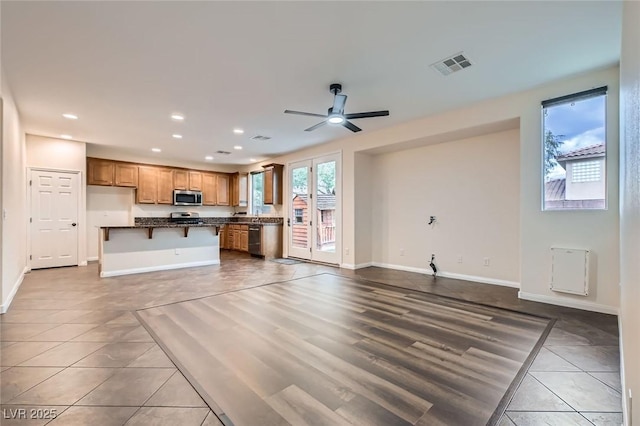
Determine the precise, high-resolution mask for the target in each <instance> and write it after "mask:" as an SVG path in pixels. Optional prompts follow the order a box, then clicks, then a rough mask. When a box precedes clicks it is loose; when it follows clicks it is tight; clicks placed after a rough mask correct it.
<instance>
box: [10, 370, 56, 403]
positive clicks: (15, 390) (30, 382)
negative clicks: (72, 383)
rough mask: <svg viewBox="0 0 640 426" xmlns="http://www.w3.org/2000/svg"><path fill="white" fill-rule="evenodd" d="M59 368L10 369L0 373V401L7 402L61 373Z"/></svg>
mask: <svg viewBox="0 0 640 426" xmlns="http://www.w3.org/2000/svg"><path fill="white" fill-rule="evenodd" d="M61 370H62V369H61V368H50V367H49V368H45V367H11V368H9V369H7V370H5V371H3V372H2V373H0V384H1V385H2V386H1V387H0V400H1V401H2V403H6V402H9V401H10V400H12V399H13V398H15V397H16V396H18V395H20V394H21V393H23V392H25V391H26V390H28V389H30V388H32V387H33V386H35V385H37V384H38V383H40V382H42V381H44V380H46V379H48V378H49V377H51V376H53V375H54V374H56V373H58V372H59V371H61Z"/></svg>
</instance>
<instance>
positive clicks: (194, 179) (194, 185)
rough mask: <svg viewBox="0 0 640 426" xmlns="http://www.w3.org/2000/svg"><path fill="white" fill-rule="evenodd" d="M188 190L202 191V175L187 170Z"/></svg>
mask: <svg viewBox="0 0 640 426" xmlns="http://www.w3.org/2000/svg"><path fill="white" fill-rule="evenodd" d="M189 190H190V191H202V173H201V172H196V171H193V170H189Z"/></svg>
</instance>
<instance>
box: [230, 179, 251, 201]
mask: <svg viewBox="0 0 640 426" xmlns="http://www.w3.org/2000/svg"><path fill="white" fill-rule="evenodd" d="M248 189H249V174H248V173H233V174H232V175H231V205H232V206H234V207H246V206H247V205H248V195H249V192H248Z"/></svg>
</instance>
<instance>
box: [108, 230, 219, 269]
mask: <svg viewBox="0 0 640 426" xmlns="http://www.w3.org/2000/svg"><path fill="white" fill-rule="evenodd" d="M219 229H220V226H219V225H216V224H206V223H205V224H189V225H183V224H171V223H164V224H136V225H132V226H108V227H102V228H101V230H102V232H100V246H99V249H98V253H99V263H100V276H101V277H114V276H118V275H128V274H139V273H143V272H152V271H163V270H168V269H179V268H189V267H194V266H207V265H218V264H220V244H219V239H218V231H219Z"/></svg>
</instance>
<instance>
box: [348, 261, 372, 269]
mask: <svg viewBox="0 0 640 426" xmlns="http://www.w3.org/2000/svg"><path fill="white" fill-rule="evenodd" d="M369 266H373V263H372V262H366V263H358V264H357V265H354V264H353V263H343V264H341V265H340V267H341V268H344V269H351V270H355V269H362V268H368V267H369Z"/></svg>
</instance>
